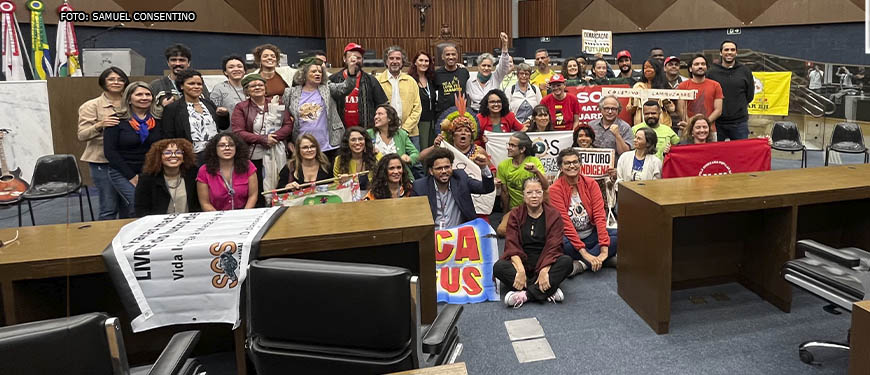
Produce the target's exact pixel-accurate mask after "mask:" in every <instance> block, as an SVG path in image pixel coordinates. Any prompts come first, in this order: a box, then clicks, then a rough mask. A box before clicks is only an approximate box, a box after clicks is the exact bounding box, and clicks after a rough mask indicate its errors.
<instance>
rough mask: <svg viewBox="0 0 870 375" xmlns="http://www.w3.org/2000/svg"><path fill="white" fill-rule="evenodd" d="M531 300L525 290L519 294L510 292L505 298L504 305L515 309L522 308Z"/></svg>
mask: <svg viewBox="0 0 870 375" xmlns="http://www.w3.org/2000/svg"><path fill="white" fill-rule="evenodd" d="M528 300H529V297H528V296H527V295H526V291H525V290H521V291H519V292H515V291H510V292H507V294H505V296H504V304H505V305H508V306H511V307H513V308H515V309H518V308H520V307H521V306H522V305H523V304H524V303H526V301H528Z"/></svg>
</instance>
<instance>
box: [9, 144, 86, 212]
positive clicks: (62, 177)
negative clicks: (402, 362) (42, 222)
mask: <svg viewBox="0 0 870 375" xmlns="http://www.w3.org/2000/svg"><path fill="white" fill-rule="evenodd" d="M32 180H33V181H31V183H30V187H29V188H28V189H27V191H25V192H24V194H22V195H21V198H22V199H21V200H20V201H18V226H19V227H20V226H21V203H22V201H26V202H27V208H28V209H29V210H30V223H31V224H32V225H36V220H35V219H34V218H33V205H32V204H30V201H38V200H43V199H53V198H58V197H64V196H67V195H70V194H76V195H78V196H79V212H80V213H81V215H82V221H85V210H84V207H83V206H82V188H84V190H85V194H87V196H88V209H90V212H91V220H94V208H93V206H91V193H90V191H88V187H87V186H86V185H82V174H81V173H80V172H79V164H78V162H77V161H76V158H75V156H73V155H68V154H63V155H44V156H40V157H39V159H37V160H36V167H35V168H34V170H33V179H32Z"/></svg>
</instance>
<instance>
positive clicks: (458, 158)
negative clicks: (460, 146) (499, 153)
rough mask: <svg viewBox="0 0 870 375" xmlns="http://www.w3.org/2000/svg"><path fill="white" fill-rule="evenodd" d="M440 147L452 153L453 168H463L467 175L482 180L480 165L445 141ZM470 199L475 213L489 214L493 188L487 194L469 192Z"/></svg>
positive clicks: (492, 200) (493, 202)
mask: <svg viewBox="0 0 870 375" xmlns="http://www.w3.org/2000/svg"><path fill="white" fill-rule="evenodd" d="M441 147H444V148H446V149H448V150H450V152H452V153H453V169H460V170H463V171H465V174H467V175H468V177H471V178H473V179H475V180H479V181H482V179H483V176H482V175H481V174H480V173H481V172H480V166H478V165H477V164H476V163H474V162H473V161H471V159H469V158H468V157H467V156H465V154H463V153H461V152H459V150H457V149H456V147H453V146H452V145H451V144H450V143H447V141H441ZM471 201H472V202H474V212H475V213H477V214H478V215H489V214H491V213H492V207H493V206H494V205H495V190H493V191H492V192H491V193H489V194H471Z"/></svg>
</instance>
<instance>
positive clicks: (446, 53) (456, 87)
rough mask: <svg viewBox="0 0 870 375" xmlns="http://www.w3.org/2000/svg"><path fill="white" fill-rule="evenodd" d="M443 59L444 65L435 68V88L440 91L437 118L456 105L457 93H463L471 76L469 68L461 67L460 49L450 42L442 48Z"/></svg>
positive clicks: (436, 110)
mask: <svg viewBox="0 0 870 375" xmlns="http://www.w3.org/2000/svg"><path fill="white" fill-rule="evenodd" d="M441 60H443V61H444V66H442V67H440V68H438V69H437V70H435V90H437V91H438V103H437V104H436V105H435V112H436V116H435V118H436V119H437V118H440V117H441V113H442V112H444V111H446V110H447V109H448V108H450V107H451V106H453V105H454V103H455V102H456V101H455V100H454V98H455V97H456V95H457V94H459V95H463V93H464V92H465V83H466V82H468V78H469V77H470V76H471V75H470V74H468V69H465V68H463V67H460V66H459V64H458V62H459V51H458V50H457V49H456V46H455V45H452V44H449V45H447V46H446V47H444V49H442V50H441Z"/></svg>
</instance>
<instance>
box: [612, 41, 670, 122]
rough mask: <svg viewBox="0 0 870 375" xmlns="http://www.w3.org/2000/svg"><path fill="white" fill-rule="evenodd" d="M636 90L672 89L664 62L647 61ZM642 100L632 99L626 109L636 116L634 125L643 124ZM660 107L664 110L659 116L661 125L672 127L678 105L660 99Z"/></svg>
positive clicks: (656, 60)
mask: <svg viewBox="0 0 870 375" xmlns="http://www.w3.org/2000/svg"><path fill="white" fill-rule="evenodd" d="M633 88H634V89H640V90H649V89H662V90H667V89H670V88H671V87H670V86H669V85H668V77H667V76H666V75H665V68H664V65H662V62H661V61H659V60H658V59H652V58H651V59H647V60H646V61H644V62H643V77H642V78H641V79H640V82H638V83H635V84H634V87H633ZM641 100H642V99H640V98H632V99H631V101H629V103H628V106H626V107H625V109H626V110H627V111H628V112H629V113H630V114H631V115H632V116H634V122H633V124H640V123H642V122H643V111H642V110H640V111H639V109H641V107H642V106H643V102H642V101H641ZM658 102H659V106H661V108H662V113H661V115H660V116H659V125H665V126H667V127H670V126H671V115H672V114H674V115H675V114H676V108H677V107H676V103H674V102H673V101H671V100H669V99H658Z"/></svg>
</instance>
